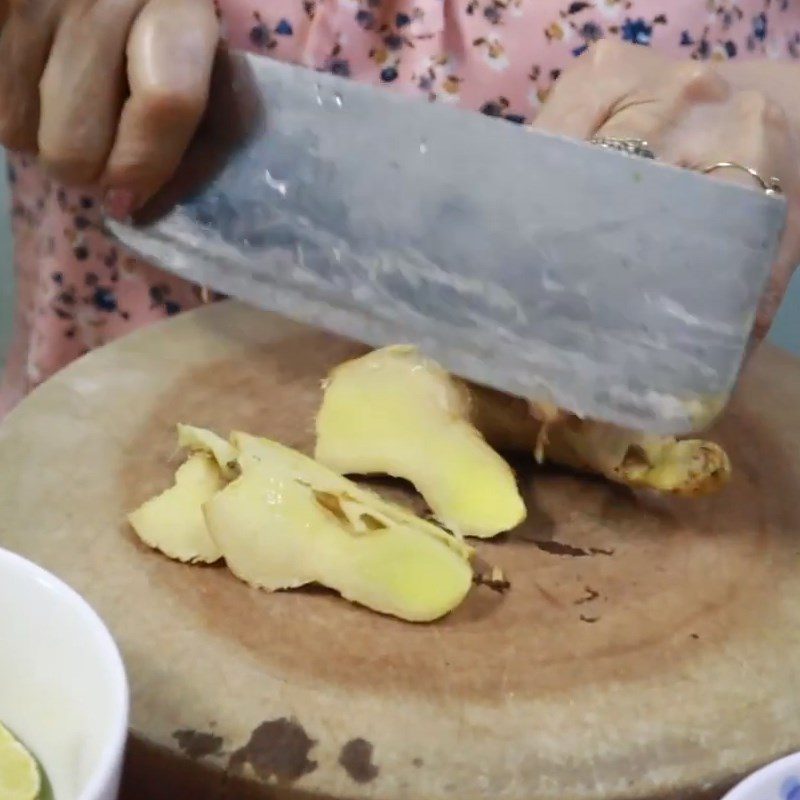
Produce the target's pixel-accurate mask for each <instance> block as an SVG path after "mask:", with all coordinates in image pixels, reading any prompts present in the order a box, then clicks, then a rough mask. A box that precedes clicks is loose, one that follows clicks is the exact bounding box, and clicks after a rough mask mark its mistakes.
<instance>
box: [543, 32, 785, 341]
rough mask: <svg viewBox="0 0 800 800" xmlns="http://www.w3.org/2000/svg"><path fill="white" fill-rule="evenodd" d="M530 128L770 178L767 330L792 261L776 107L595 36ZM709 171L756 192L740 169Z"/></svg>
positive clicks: (695, 70) (761, 325) (759, 326)
mask: <svg viewBox="0 0 800 800" xmlns="http://www.w3.org/2000/svg"><path fill="white" fill-rule="evenodd" d="M534 127H537V128H539V129H542V130H546V131H549V132H551V133H558V134H562V135H565V136H570V137H574V138H582V139H592V138H594V137H611V138H635V139H644V140H646V141H647V143H648V145H649V146H650V149H651V150H652V151H653V152H654V153H655V154H656V156H657V158H659V159H660V160H662V161H665V162H668V163H671V164H676V165H678V166H681V167H685V168H687V169H695V170H702V169H704V168H705V167H708V166H711V165H713V164H717V163H719V162H736V163H738V164H742V165H745V166H747V167H751V168H753V169H755V170H756V171H757V172H758V173H759V174H760V175H762V176H764V177H765V178H768V177H773V176H774V177H777V178H779V179H780V181H781V186H782V188H783V191H784V194H785V195H786V198H787V200H788V203H789V215H788V224H787V228H786V232H785V234H784V237H783V241H782V243H781V248H780V252H779V255H778V259H777V262H776V264H775V266H774V269H773V271H772V277H771V280H770V284H769V286H768V288H767V290H766V292H765V294H764V297H763V300H762V303H761V307H760V309H759V313H758V316H757V320H756V326H755V336H756V337H757V338H762V337H763V336H764V335H765V334H766V333H767V331H768V330H769V327H770V325H771V323H772V319H773V317H774V316H775V312H776V311H777V308H778V305H779V304H780V301H781V299H782V297H783V294H784V292H785V291H786V287H787V285H788V283H789V280H790V278H791V276H792V273H793V272H794V269H795V267H796V266H797V265H798V263H799V262H800V144H799V143H798V132H797V131H796V130H795V129H794V127H793V125H792V124H791V123H790V121H789V117H788V116H787V114H786V113H785V111H784V108H783V107H782V105H781V104H780V103H778V102H775V100H774V99H771V98H770V97H768V96H767V95H766V94H764V93H762V92H760V91H758V90H755V89H753V88H751V87H741V86H737V84H736V82H735V81H730V80H726V78H724V77H723V75H722V74H721V73H720V72H719V71H718V70H717V69H716V68H715V67H714V66H713V65H710V64H704V63H699V62H695V61H690V62H676V61H671V60H669V59H666V58H664V57H663V56H660V55H658V54H657V53H655V52H653V51H652V50H650V49H648V48H645V47H640V46H634V45H626V44H621V43H618V42H613V41H604V42H599V43H598V44H597V45H595V47H594V48H592V49H591V50H590V51H589V52H588V53H587V54H586V55H585V56H583V57H581V58H580V59H578V60H577V61H576V62H575V64H574V66H573V67H572V68H571V69H569V70H567V71H565V72H564V74H563V75H562V76H561V78H560V79H559V80H558V82H557V83H556V84H555V86H554V87H553V90H552V91H551V93H550V96H549V97H548V99H547V102H546V103H545V105H544V106H543V108H542V110H541V112H540V113H539V116H538V117H537V119H536V121H535V123H534ZM713 177H715V178H719V179H723V180H729V181H738V182H743V183H746V184H748V185H753V186H754V188H758V183H757V182H756V181H755V180H754V179H753V178H752V177H750V176H749V175H748V174H747V173H746V172H744V171H742V170H736V169H725V170H719V171H715V172H714V173H713Z"/></svg>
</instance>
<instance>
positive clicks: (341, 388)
mask: <svg viewBox="0 0 800 800" xmlns="http://www.w3.org/2000/svg"><path fill="white" fill-rule="evenodd" d="M316 426H317V446H316V451H315V457H316V459H317V460H318V461H319V462H321V463H322V464H325V465H326V466H328V467H330V468H331V469H334V470H336V471H337V472H341V473H345V474H357V475H369V474H384V475H390V476H393V477H397V478H404V479H406V480H408V481H410V482H411V483H412V484H414V486H415V487H416V489H417V490H418V491H419V492H420V494H421V495H422V496H423V497H424V498H425V501H426V502H427V503H428V505H429V506H430V508H431V511H432V512H433V514H434V516H435V517H436V519H437V520H438V521H439V522H441V523H442V524H443V525H445V526H446V527H447V528H449V529H450V530H452V531H454V532H457V533H460V534H463V535H465V536H476V537H480V538H489V537H492V536H495V535H497V534H498V533H501V532H503V531H507V530H510V529H511V528H514V527H516V526H517V525H518V524H519V523H520V522H522V520H523V519H524V518H525V514H526V510H525V504H524V502H523V500H522V498H521V496H520V493H519V490H518V488H517V482H516V478H515V476H514V473H513V472H512V470H511V468H510V467H509V466H508V464H507V463H506V462H505V461H504V460H503V458H502V457H501V456H500V455H498V454H497V453H496V452H495V451H494V450H493V449H492V447H490V446H489V444H487V442H486V441H485V439H484V438H483V436H482V435H481V434H480V433H479V432H478V430H476V429H475V427H474V426H473V425H472V423H471V420H470V397H469V393H468V392H467V391H466V389H465V387H464V386H463V384H461V383H460V382H459V381H457V380H455V379H453V378H451V376H450V375H449V374H448V373H447V372H445V371H444V370H443V369H442V368H441V367H440V366H439V365H438V364H436V363H434V362H433V361H430V360H429V359H426V358H424V357H423V356H422V355H421V354H420V353H419V352H418V350H417V349H416V348H414V347H407V346H395V347H388V348H384V349H382V350H377V351H375V352H373V353H370V354H369V355H367V356H364V357H362V358H358V359H355V360H353V361H349V362H347V363H345V364H342V365H340V366H338V367H337V368H336V369H334V370H333V371H332V372H331V374H330V376H329V378H328V380H327V381H326V384H325V391H324V398H323V402H322V406H321V408H320V410H319V413H318V414H317V422H316Z"/></svg>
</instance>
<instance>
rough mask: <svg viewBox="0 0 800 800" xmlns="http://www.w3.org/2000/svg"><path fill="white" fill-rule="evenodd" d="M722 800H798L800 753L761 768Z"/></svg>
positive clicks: (799, 789) (799, 798)
mask: <svg viewBox="0 0 800 800" xmlns="http://www.w3.org/2000/svg"><path fill="white" fill-rule="evenodd" d="M722 800H800V753H794V754H793V755H791V756H786V758H782V759H780V760H779V761H773V762H772V763H771V764H767V766H766V767H762V768H761V769H760V770H758V772H754V773H753V774H752V775H751V776H750V777H749V778H745V779H744V780H743V781H742V782H741V783H740V784H739V785H738V786H734V788H733V789H731V791H730V792H728V794H726V795H725V797H724V798H723V799H722Z"/></svg>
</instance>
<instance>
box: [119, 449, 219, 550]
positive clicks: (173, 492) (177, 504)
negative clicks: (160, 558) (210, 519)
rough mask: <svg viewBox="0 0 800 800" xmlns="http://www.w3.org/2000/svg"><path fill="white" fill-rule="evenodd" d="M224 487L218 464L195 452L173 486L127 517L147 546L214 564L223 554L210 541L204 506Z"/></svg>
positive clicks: (182, 468) (178, 474) (179, 472)
mask: <svg viewBox="0 0 800 800" xmlns="http://www.w3.org/2000/svg"><path fill="white" fill-rule="evenodd" d="M223 486H225V479H224V478H223V476H222V474H221V472H220V469H219V467H218V465H217V463H216V462H215V461H214V460H213V459H212V458H211V457H209V456H208V455H207V454H206V453H195V454H193V455H190V456H189V458H188V460H187V461H186V462H185V463H184V464H182V465H181V466H180V467H179V468H178V471H177V472H176V473H175V484H174V486H172V487H171V488H169V489H167V490H166V491H165V492H162V493H161V494H160V495H158V496H156V497H153V498H152V499H150V500H148V501H147V502H146V503H144V504H143V505H142V506H140V507H139V508H138V509H136V511H133V512H131V513H130V514H129V515H128V522H130V524H131V527H132V528H133V529H134V531H135V532H136V534H137V535H138V537H139V538H140V539H141V540H142V541H143V542H144V543H145V544H146V545H148V546H149V547H152V548H154V549H156V550H160V551H161V552H162V553H164V555H166V556H169V557H170V558H174V559H176V560H178V561H188V562H192V563H194V562H204V563H213V562H214V561H217V560H219V558H220V557H221V555H222V553H221V552H220V550H219V548H218V547H217V545H216V543H215V542H214V540H213V539H212V538H211V536H210V535H209V532H208V528H207V527H206V522H205V518H204V516H203V504H204V503H205V502H206V501H208V500H210V499H211V498H212V497H213V496H214V495H215V494H216V493H217V492H218V491H219V490H220V489H222V487H223Z"/></svg>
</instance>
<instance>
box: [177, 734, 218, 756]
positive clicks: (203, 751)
mask: <svg viewBox="0 0 800 800" xmlns="http://www.w3.org/2000/svg"><path fill="white" fill-rule="evenodd" d="M172 738H173V739H175V741H176V742H177V743H178V747H180V749H181V750H182V751H183V752H184V753H185V754H186V755H187V756H189V758H192V759H198V758H206V757H207V756H215V755H218V754H219V753H220V751H221V750H222V737H221V736H217V735H216V734H214V733H204V732H203V731H195V730H191V729H190V728H187V729H184V730H179V731H175V733H173V734H172Z"/></svg>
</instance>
